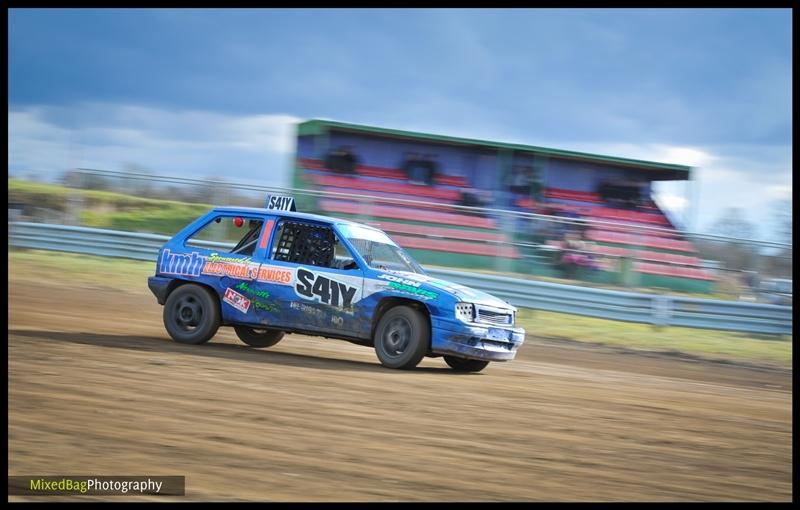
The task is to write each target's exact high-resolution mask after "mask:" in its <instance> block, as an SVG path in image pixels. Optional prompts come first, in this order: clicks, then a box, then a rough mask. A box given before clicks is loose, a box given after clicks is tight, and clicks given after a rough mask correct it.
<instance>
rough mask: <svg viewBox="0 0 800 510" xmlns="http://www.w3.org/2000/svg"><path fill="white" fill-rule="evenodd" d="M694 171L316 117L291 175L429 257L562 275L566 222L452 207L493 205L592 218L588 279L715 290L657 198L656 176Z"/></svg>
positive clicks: (327, 205)
mask: <svg viewBox="0 0 800 510" xmlns="http://www.w3.org/2000/svg"><path fill="white" fill-rule="evenodd" d="M334 153H336V154H350V156H352V157H351V158H350V159H349V160H347V161H349V163H350V164H349V165H340V164H338V163H335V162H333V163H332V161H333V160H332V159H331V154H334ZM415 155H416V156H415ZM422 155H424V156H426V157H427V159H428V163H427V165H428V166H427V167H426V168H429V169H434V173H433V174H430V173H429V174H427V177H428V179H427V181H425V182H424V183H422V182H420V181H419V179H418V178H417V177H414V178H412V174H411V173H410V170H409V168H412V167H410V166H409V161H410V160H412V159H413V160H414V161H416V162H417V163H418V162H419V161H420V160H422V159H423V158H422V157H421V156H422ZM431 161H432V162H431ZM690 172H691V168H690V167H688V166H682V165H673V164H665V163H657V162H651V161H640V160H633V159H626V158H617V157H610V156H603V155H596V154H587V153H580V152H572V151H566V150H558V149H550V148H543V147H536V146H530V145H520V144H512V143H501V142H491V141H484V140H473V139H466V138H457V137H451V136H443V135H433V134H426V133H416V132H410V131H400V130H395V129H385V128H377V127H372V126H363V125H356V124H346V123H341V122H333V121H326V120H310V121H307V122H303V123H300V124H299V125H298V131H297V153H296V157H295V166H294V184H293V185H294V187H295V188H301V189H314V190H321V191H327V192H331V193H330V194H327V195H326V196H325V197H324V198H319V199H314V200H313V201H312V200H310V199H309V201H307V203H305V204H303V207H304V208H305V209H306V210H316V211H318V212H320V213H322V214H328V215H332V216H339V217H348V218H353V219H356V220H358V221H362V222H365V223H370V224H374V225H376V226H380V228H382V229H384V230H385V231H387V232H388V233H389V234H390V235H391V236H392V238H393V239H395V240H396V241H397V242H398V243H399V244H400V245H402V246H403V247H405V248H406V249H408V250H409V252H411V253H412V254H413V255H414V256H415V257H417V258H418V260H420V262H422V263H424V264H436V265H443V266H455V267H465V268H475V269H502V270H510V271H516V272H523V273H529V274H538V275H546V276H560V275H562V268H561V267H560V264H559V254H560V253H562V250H563V249H564V248H565V244H564V242H563V239H562V236H563V230H564V229H563V228H562V227H563V225H564V224H563V223H552V222H546V221H541V219H540V220H539V221H533V220H527V221H526V220H524V219H517V220H514V219H509V218H508V217H507V216H504V215H502V214H487V213H484V214H479V213H476V212H475V211H471V210H465V209H459V208H454V207H453V206H454V205H472V206H484V207H488V208H492V209H499V210H507V211H519V212H531V213H537V214H546V215H551V216H554V217H568V218H573V219H584V220H593V221H591V222H590V223H589V224H587V225H588V226H587V227H586V228H584V229H582V230H584V232H583V237H584V239H585V240H586V241H590V242H589V243H588V246H589V248H587V249H588V250H589V251H590V252H591V254H592V255H593V258H596V259H597V260H598V261H599V262H600V263H599V269H596V270H581V272H580V273H579V274H580V277H581V278H583V279H586V280H593V281H598V282H607V283H620V284H625V285H634V286H653V287H664V288H672V289H677V290H685V291H692V292H710V291H711V290H712V288H713V283H714V276H713V275H712V274H711V273H709V272H708V271H707V270H706V269H705V268H703V267H702V263H701V260H700V259H699V258H698V257H697V253H696V250H695V248H694V247H693V246H692V244H691V243H690V242H689V241H688V240H686V238H685V237H684V235H683V234H682V232H681V228H680V226H679V225H676V224H675V223H674V222H673V221H672V220H671V219H670V218H669V217H668V216H667V214H665V212H664V211H663V210H662V209H661V208H660V207H659V206H658V204H657V203H656V201H655V200H653V198H652V185H653V182H655V181H668V180H671V181H685V180H687V179H689V178H690ZM365 196H367V197H370V199H363V198H362V197H365ZM408 200H414V201H415V203H414V204H410V203H408V202H403V201H408ZM453 254H458V257H453Z"/></svg>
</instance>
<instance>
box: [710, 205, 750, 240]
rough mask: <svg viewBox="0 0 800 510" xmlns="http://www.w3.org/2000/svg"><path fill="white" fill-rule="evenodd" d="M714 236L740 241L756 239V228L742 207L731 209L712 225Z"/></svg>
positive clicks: (711, 229) (726, 210)
mask: <svg viewBox="0 0 800 510" xmlns="http://www.w3.org/2000/svg"><path fill="white" fill-rule="evenodd" d="M709 230H710V231H711V233H712V234H717V235H720V236H725V237H738V238H740V239H755V236H756V227H755V225H753V223H751V222H750V220H748V219H747V215H746V214H745V212H744V210H743V209H742V208H740V207H729V208H728V209H725V211H723V213H722V214H721V215H720V216H719V217H718V218H717V220H716V221H715V222H714V223H713V224H712V225H711V227H710V229H709Z"/></svg>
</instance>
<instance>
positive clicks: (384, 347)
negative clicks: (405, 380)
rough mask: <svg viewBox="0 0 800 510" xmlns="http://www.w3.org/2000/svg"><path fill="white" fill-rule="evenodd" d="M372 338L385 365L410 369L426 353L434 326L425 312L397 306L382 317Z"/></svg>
mask: <svg viewBox="0 0 800 510" xmlns="http://www.w3.org/2000/svg"><path fill="white" fill-rule="evenodd" d="M373 340H374V345H375V354H377V355H378V360H380V362H381V364H382V365H383V366H385V367H388V368H398V369H403V370H408V369H411V368H414V367H416V366H417V365H418V364H419V362H420V361H422V358H424V357H425V354H427V352H428V348H429V347H430V343H431V329H430V326H429V325H428V320H427V319H426V318H425V316H424V315H423V314H422V312H419V311H417V310H415V309H413V308H411V307H408V306H396V307H394V308H392V309H390V310H389V311H387V312H386V313H385V314H384V315H383V317H381V320H380V321H379V322H378V327H377V328H375V338H374V339H373Z"/></svg>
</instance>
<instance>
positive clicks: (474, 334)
mask: <svg viewBox="0 0 800 510" xmlns="http://www.w3.org/2000/svg"><path fill="white" fill-rule="evenodd" d="M524 341H525V330H524V329H522V328H513V327H511V328H509V327H505V328H504V327H499V326H493V325H489V324H486V325H484V324H466V323H463V322H460V321H457V320H443V319H439V320H436V319H433V320H432V321H431V350H432V351H433V352H434V353H436V354H449V355H453V356H458V357H461V358H468V359H478V360H483V361H511V360H513V359H514V357H515V356H516V355H517V350H518V349H519V347H520V346H521V345H522V344H523V342H524Z"/></svg>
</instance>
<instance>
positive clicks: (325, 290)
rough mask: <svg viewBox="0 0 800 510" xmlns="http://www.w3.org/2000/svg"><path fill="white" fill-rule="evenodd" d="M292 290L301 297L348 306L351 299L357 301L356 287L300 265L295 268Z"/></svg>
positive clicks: (333, 304) (337, 305) (350, 303)
mask: <svg viewBox="0 0 800 510" xmlns="http://www.w3.org/2000/svg"><path fill="white" fill-rule="evenodd" d="M294 291H295V292H296V293H297V295H298V296H300V297H302V298H303V299H309V300H311V301H319V302H320V303H323V304H326V305H331V306H336V307H340V308H349V307H350V306H351V305H352V304H353V300H354V299H355V300H356V301H358V296H357V294H358V288H357V287H353V286H351V285H348V284H346V283H342V282H338V281H336V280H331V279H330V278H328V277H327V276H324V275H321V274H317V273H314V272H313V271H309V270H308V269H303V268H302V267H300V268H297V280H296V282H295V284H294Z"/></svg>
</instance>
